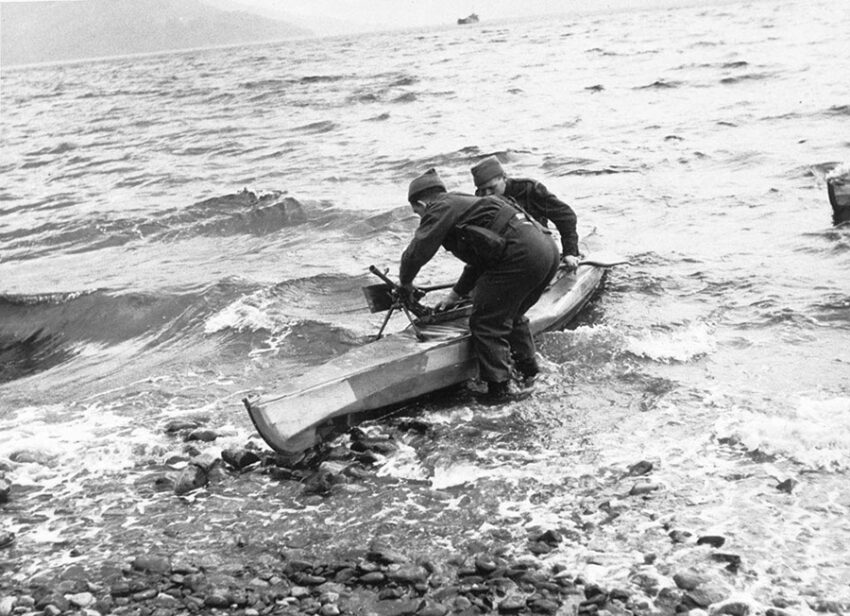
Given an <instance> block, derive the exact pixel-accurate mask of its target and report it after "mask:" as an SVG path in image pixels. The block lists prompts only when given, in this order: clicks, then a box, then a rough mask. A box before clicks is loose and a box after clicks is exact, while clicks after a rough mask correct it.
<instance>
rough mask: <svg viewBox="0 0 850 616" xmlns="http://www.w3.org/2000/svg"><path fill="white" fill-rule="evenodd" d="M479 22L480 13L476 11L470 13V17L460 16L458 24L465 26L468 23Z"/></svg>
mask: <svg viewBox="0 0 850 616" xmlns="http://www.w3.org/2000/svg"><path fill="white" fill-rule="evenodd" d="M477 23H478V15H476V14H475V13H470V14H469V16H468V17H460V18H458V20H457V25H459V26H464V25H466V24H477Z"/></svg>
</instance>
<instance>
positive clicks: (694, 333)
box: [626, 321, 716, 363]
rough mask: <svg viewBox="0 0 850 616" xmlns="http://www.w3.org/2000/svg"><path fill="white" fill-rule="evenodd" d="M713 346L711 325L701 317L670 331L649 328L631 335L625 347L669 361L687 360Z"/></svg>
mask: <svg viewBox="0 0 850 616" xmlns="http://www.w3.org/2000/svg"><path fill="white" fill-rule="evenodd" d="M715 348H716V340H715V337H714V333H713V328H712V327H710V326H709V325H708V324H707V323H705V322H702V321H695V322H692V323H689V324H688V325H687V326H685V327H683V328H678V329H672V330H670V331H663V332H659V331H650V332H647V333H646V334H645V335H643V336H641V337H635V336H631V337H629V339H628V340H627V342H626V350H627V351H629V352H630V353H633V354H634V355H637V356H639V357H646V358H647V359H651V360H654V361H658V362H662V363H669V362H671V361H677V362H686V361H689V360H692V359H695V358H697V357H701V356H703V355H708V354H710V353H712V352H713V351H714V350H715Z"/></svg>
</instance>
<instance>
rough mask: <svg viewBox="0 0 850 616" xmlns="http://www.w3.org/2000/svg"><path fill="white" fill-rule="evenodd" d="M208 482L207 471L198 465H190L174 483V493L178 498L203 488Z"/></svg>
mask: <svg viewBox="0 0 850 616" xmlns="http://www.w3.org/2000/svg"><path fill="white" fill-rule="evenodd" d="M208 481H209V477H208V475H207V471H205V470H204V469H203V468H201V467H200V466H198V465H197V464H190V465H189V466H187V467H186V468H184V469H183V470H182V471H180V474H179V475H178V476H177V480H176V481H175V482H174V493H175V494H176V495H177V496H182V495H183V494H188V493H189V492H192V491H193V490H197V489H198V488H203V487H204V486H205V485H207V482H208Z"/></svg>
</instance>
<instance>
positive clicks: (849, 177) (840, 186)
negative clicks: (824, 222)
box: [826, 171, 850, 225]
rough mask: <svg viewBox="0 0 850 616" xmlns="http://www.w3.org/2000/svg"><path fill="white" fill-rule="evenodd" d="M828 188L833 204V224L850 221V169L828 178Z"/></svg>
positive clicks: (831, 203)
mask: <svg viewBox="0 0 850 616" xmlns="http://www.w3.org/2000/svg"><path fill="white" fill-rule="evenodd" d="M826 190H827V192H828V193H829V203H830V205H832V224H834V225H840V224H841V223H850V171H848V172H847V173H844V174H842V175H838V176H835V177H831V178H828V179H827V180H826Z"/></svg>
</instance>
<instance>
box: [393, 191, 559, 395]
mask: <svg viewBox="0 0 850 616" xmlns="http://www.w3.org/2000/svg"><path fill="white" fill-rule="evenodd" d="M476 228H478V229H479V230H480V229H484V230H486V231H489V232H492V234H494V235H495V238H497V239H498V241H497V242H493V241H491V240H492V239H493V238H492V237H490V238H488V234H487V233H480V232H477V231H476ZM440 246H443V247H445V248H446V249H447V250H448V251H449V252H451V253H452V254H454V255H455V256H456V257H458V258H459V259H461V260H462V261H463V262H464V263H466V267H465V268H464V270H463V273H462V274H461V276H460V278H459V279H458V281H457V283H456V284H455V286H454V291H455V293H457V294H458V295H466V294H467V293H469V292H470V291H473V289H474V292H473V295H472V315H471V316H470V319H469V328H470V332H471V335H472V343H473V348H474V350H475V353H476V355H477V358H478V362H479V363H478V365H479V376H480V377H481V378H482V379H483V380H485V381H488V382H491V383H504V382H506V381H508V379H509V378H510V376H511V356H513V358H514V360H515V361H516V363H517V365H518V366H520V365H523V366H532V365H533V366H535V371H536V364H535V361H534V355H535V348H534V339H533V338H532V336H531V332H530V330H529V328H528V318H527V317H525V312H526V311H527V310H528V309H529V308H531V306H533V305H534V303H535V302H536V301H537V300H538V299H539V298H540V295H541V293H543V291H544V290H545V288H546V286H547V285H548V284H549V282H550V281H551V280H552V278H553V277H554V276H555V273H556V272H557V269H558V247H557V246H556V245H555V242H554V241H553V239H552V237H551V235H550V234H549V233H548V231H546V230H545V229H544V228H543V227H541V226H540V225H539V224H537V223H536V222H534V221H533V220H531V219H530V218H529V217H528V216H526V215H525V213H523V212H520V211H519V210H518V209H516V208H515V207H514V206H513V205H511V204H510V203H508V202H507V201H506V200H503V199H501V198H499V197H473V196H471V195H464V194H460V193H443V194H441V195H440V196H439V197H438V198H437V199H436V200H434V201H432V202H431V203H430V205H428V207H427V209H426V210H425V213H424V214H423V215H422V218H421V221H420V224H419V228H418V229H417V230H416V234H415V235H414V237H413V240H412V241H411V242H410V245H408V247H407V249H406V250H405V251H404V254H403V255H402V257H401V267H400V271H399V279H400V282H401V284H402V285H404V284H409V283H411V282H412V281H413V279H414V278H415V277H416V274H417V273H418V272H419V270H420V269H421V268H422V266H423V265H425V264H426V263H427V262H428V261H429V260H430V259H431V258H432V257H433V256H434V255H435V254H436V253H437V250H439V248H440Z"/></svg>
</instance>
